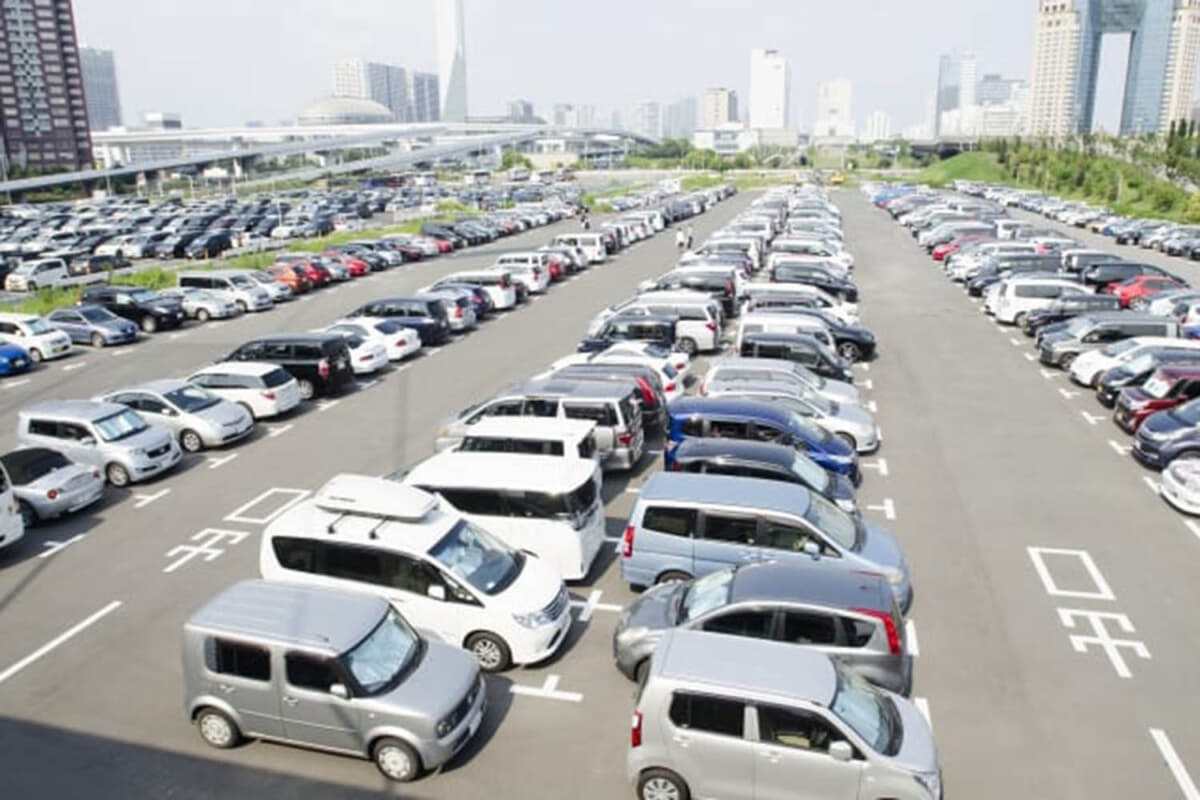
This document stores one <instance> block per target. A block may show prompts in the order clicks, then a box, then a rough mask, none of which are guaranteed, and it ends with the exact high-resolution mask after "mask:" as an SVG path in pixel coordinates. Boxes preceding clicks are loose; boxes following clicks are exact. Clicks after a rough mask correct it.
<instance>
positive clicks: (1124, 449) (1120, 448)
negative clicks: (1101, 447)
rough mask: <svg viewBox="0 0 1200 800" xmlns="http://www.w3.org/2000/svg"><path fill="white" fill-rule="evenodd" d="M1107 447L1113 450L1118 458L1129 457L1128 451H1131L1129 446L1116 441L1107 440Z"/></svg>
mask: <svg viewBox="0 0 1200 800" xmlns="http://www.w3.org/2000/svg"><path fill="white" fill-rule="evenodd" d="M1108 446H1109V447H1111V448H1112V449H1113V450H1115V451H1116V453H1117V455H1119V456H1127V455H1129V451H1130V450H1131V449H1133V448H1131V447H1130V446H1129V445H1124V444H1121V443H1120V442H1118V441H1117V440H1116V439H1109V440H1108Z"/></svg>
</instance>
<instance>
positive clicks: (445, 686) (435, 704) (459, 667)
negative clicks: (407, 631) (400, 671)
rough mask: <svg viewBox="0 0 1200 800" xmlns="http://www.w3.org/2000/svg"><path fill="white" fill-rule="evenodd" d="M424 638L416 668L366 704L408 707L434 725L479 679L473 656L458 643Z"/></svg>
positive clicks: (388, 707)
mask: <svg viewBox="0 0 1200 800" xmlns="http://www.w3.org/2000/svg"><path fill="white" fill-rule="evenodd" d="M424 641H425V653H424V654H423V655H422V657H421V662H420V663H419V664H417V667H416V669H414V670H413V671H412V672H410V673H409V674H408V675H407V676H406V677H405V678H404V680H403V681H401V682H400V684H399V685H398V686H396V687H395V688H393V689H392V690H391V691H390V692H387V693H386V694H383V695H380V696H378V697H372V698H369V700H368V705H369V706H374V705H376V704H378V705H379V706H381V707H384V708H385V709H390V708H395V707H401V708H405V709H409V710H412V711H415V712H417V713H418V714H421V715H423V716H425V717H426V718H427V719H429V720H431V721H432V723H433V724H435V725H436V724H437V721H438V720H440V719H441V718H442V717H444V716H446V715H447V714H449V713H450V711H451V710H453V708H454V707H455V706H456V705H458V703H459V702H460V701H461V700H462V699H463V698H464V697H466V695H467V693H468V692H470V691H471V689H472V687H473V686H474V685H475V682H476V681H478V680H479V664H478V662H476V660H475V657H474V656H472V655H471V654H470V653H468V652H467V651H466V650H463V649H462V648H461V647H453V646H451V645H448V644H442V643H441V642H436V641H432V640H430V639H425V640H424Z"/></svg>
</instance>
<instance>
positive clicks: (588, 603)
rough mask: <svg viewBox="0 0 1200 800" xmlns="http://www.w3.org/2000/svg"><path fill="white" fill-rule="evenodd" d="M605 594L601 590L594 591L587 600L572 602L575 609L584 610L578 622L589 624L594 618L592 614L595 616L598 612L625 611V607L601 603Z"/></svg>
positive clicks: (580, 613)
mask: <svg viewBox="0 0 1200 800" xmlns="http://www.w3.org/2000/svg"><path fill="white" fill-rule="evenodd" d="M603 594H604V593H603V592H602V591H600V590H599V589H593V590H592V592H591V594H589V595H588V599H587V600H572V601H571V605H572V606H573V607H575V608H579V609H582V610H581V611H580V612H579V617H578V620H579V621H580V622H587V621H588V620H589V619H591V618H592V614H594V613H595V612H597V611H613V612H616V611H621V610H623V608H624V607H623V606H621V605H618V604H617V603H601V602H600V596H601V595H603Z"/></svg>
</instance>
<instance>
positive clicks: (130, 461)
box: [17, 400, 182, 487]
mask: <svg viewBox="0 0 1200 800" xmlns="http://www.w3.org/2000/svg"><path fill="white" fill-rule="evenodd" d="M17 442H18V443H19V444H20V445H21V446H23V447H49V448H50V449H52V450H57V451H59V452H60V453H62V454H63V455H65V456H66V457H67V458H69V459H71V460H72V461H78V462H79V463H81V464H86V465H87V466H90V467H95V468H96V469H99V470H101V471H103V473H104V477H106V478H107V479H108V482H109V483H111V484H112V485H113V486H117V487H120V486H127V485H128V484H130V483H136V482H138V481H144V480H148V479H150V478H153V477H154V476H155V475H159V474H161V473H163V472H166V471H167V470H169V469H171V468H172V467H174V466H175V465H176V464H178V463H179V459H180V458H181V457H182V452H181V451H180V449H179V445H177V444H175V439H174V438H173V437H172V436H171V434H170V433H169V432H167V431H165V430H163V429H162V428H160V427H158V426H156V425H151V424H149V423H148V422H146V420H144V419H143V418H142V417H141V416H139V415H138V414H137V412H135V411H132V410H131V409H129V408H126V407H125V406H121V405H117V404H115V403H102V402H97V401H94V400H46V401H43V402H41V403H36V404H34V405H32V406H30V407H29V408H24V409H21V411H20V412H18V414H17Z"/></svg>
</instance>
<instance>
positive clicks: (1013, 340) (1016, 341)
mask: <svg viewBox="0 0 1200 800" xmlns="http://www.w3.org/2000/svg"><path fill="white" fill-rule="evenodd" d="M1008 341H1009V342H1011V343H1012V346H1013V347H1020V346H1021V344H1022V342H1021V340H1020V339H1018V338H1017V337H1015V336H1010V337H1008Z"/></svg>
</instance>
